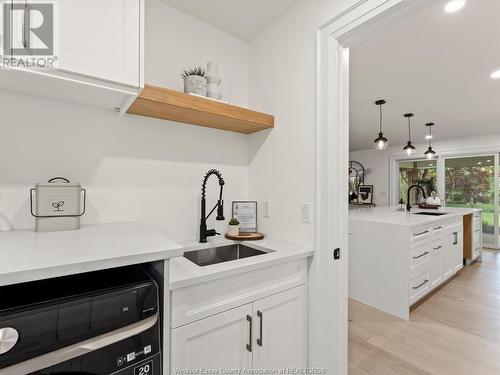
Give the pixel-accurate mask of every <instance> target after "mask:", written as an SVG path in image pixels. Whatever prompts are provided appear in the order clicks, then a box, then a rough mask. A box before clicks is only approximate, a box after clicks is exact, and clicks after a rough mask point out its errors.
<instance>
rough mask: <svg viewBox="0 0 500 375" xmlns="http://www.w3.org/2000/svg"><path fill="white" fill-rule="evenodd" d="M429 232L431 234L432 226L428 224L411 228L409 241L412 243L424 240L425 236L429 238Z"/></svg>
mask: <svg viewBox="0 0 500 375" xmlns="http://www.w3.org/2000/svg"><path fill="white" fill-rule="evenodd" d="M431 234H432V228H430V227H428V226H425V227H417V228H412V230H411V234H410V241H411V242H412V243H417V242H421V241H425V240H426V239H427V238H429V236H430V235H431Z"/></svg>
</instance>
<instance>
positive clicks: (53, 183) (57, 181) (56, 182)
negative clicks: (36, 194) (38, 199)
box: [35, 177, 82, 187]
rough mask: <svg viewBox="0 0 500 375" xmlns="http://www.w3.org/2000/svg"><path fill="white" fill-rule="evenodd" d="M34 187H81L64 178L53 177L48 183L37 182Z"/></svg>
mask: <svg viewBox="0 0 500 375" xmlns="http://www.w3.org/2000/svg"><path fill="white" fill-rule="evenodd" d="M35 186H36V187H81V186H82V185H80V184H78V183H71V182H70V181H69V180H68V179H67V178H64V177H53V178H51V179H50V180H49V181H48V182H44V183H40V182H37V183H36V185H35Z"/></svg>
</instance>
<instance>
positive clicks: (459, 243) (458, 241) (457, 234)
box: [451, 228, 464, 272]
mask: <svg viewBox="0 0 500 375" xmlns="http://www.w3.org/2000/svg"><path fill="white" fill-rule="evenodd" d="M451 240H452V249H453V265H454V270H455V272H457V271H460V270H461V269H462V268H463V266H464V263H463V262H464V256H463V252H464V250H463V231H462V230H460V229H458V228H455V230H453V232H452V233H451Z"/></svg>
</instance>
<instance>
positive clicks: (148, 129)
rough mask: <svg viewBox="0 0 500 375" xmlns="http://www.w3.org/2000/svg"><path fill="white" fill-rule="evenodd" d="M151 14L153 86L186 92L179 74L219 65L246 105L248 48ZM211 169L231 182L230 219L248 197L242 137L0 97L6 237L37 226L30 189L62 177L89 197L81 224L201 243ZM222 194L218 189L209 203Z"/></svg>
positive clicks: (164, 11)
mask: <svg viewBox="0 0 500 375" xmlns="http://www.w3.org/2000/svg"><path fill="white" fill-rule="evenodd" d="M146 6H147V9H146V10H147V13H146V22H147V28H146V72H145V74H146V82H147V83H153V84H157V85H164V86H167V87H172V88H175V89H178V90H181V89H182V81H181V79H180V76H179V75H180V71H181V70H182V68H184V67H186V66H191V65H195V64H205V63H206V62H207V61H210V60H215V61H218V62H219V64H220V73H221V75H222V78H223V82H224V83H223V86H222V90H223V94H224V96H225V97H229V99H230V100H231V101H233V102H234V103H238V104H242V105H246V104H247V103H248V50H249V46H248V43H246V42H244V41H242V40H239V39H237V38H235V37H233V36H230V35H228V34H226V33H224V32H222V31H220V30H218V29H216V28H214V27H212V26H210V25H208V24H206V23H203V22H201V21H199V20H197V19H195V18H193V17H191V16H188V15H186V14H184V13H182V12H179V11H178V10H176V9H174V8H171V7H169V6H168V5H166V4H164V3H162V2H160V1H159V0H148V1H147V2H146ZM210 168H218V169H219V170H220V171H221V172H222V174H223V175H224V178H225V180H226V186H225V201H226V211H225V213H226V217H227V218H229V217H230V202H231V200H234V199H246V198H248V140H247V137H246V136H245V135H241V134H236V133H229V132H224V131H218V130H214V129H207V128H203V127H198V126H187V125H180V124H176V123H171V122H166V121H162V120H155V119H150V118H145V117H137V116H129V115H126V116H124V117H118V116H117V115H116V114H115V113H113V112H111V111H104V110H99V109H95V108H90V107H84V106H78V105H73V104H68V103H62V102H57V101H50V100H45V99H40V98H33V97H28V96H20V95H14V94H7V93H1V94H0V228H2V227H3V228H5V227H6V226H7V225H8V224H10V225H12V226H13V227H14V228H23V227H31V226H33V219H32V218H31V216H30V215H29V207H28V206H29V205H28V203H29V201H28V189H29V188H30V187H32V186H33V185H34V184H35V183H36V182H39V181H40V182H42V181H46V180H47V179H48V178H49V177H52V176H55V175H62V176H67V177H68V178H70V179H71V180H72V181H75V182H80V183H82V185H83V186H84V187H85V188H87V189H88V193H89V207H88V213H87V214H86V215H85V217H84V222H103V221H116V220H140V221H144V222H148V223H152V224H155V225H160V226H162V227H163V228H165V232H166V234H168V235H170V236H171V237H173V238H174V239H177V240H185V239H194V238H195V237H196V236H197V233H198V225H199V196H200V190H201V182H202V178H203V175H204V173H205V172H206V171H207V170H208V169H210ZM217 191H218V185H217V184H216V182H215V181H212V182H211V184H210V187H209V196H210V197H211V198H213V199H215V196H216V193H217ZM217 224H218V225H217V228H218V229H219V230H220V231H223V230H224V229H225V224H224V223H222V224H221V223H217Z"/></svg>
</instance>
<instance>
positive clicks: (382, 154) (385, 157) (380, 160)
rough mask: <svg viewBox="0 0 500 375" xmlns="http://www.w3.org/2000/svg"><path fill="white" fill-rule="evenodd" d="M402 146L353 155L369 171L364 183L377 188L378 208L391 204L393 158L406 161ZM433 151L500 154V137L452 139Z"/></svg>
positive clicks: (422, 148) (419, 147)
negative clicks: (391, 162)
mask: <svg viewBox="0 0 500 375" xmlns="http://www.w3.org/2000/svg"><path fill="white" fill-rule="evenodd" d="M416 147H417V152H418V154H417V155H416V157H419V155H421V156H422V158H424V155H423V153H424V152H425V151H426V150H427V145H426V144H418V145H416ZM402 148H403V145H400V146H393V147H389V148H387V149H386V150H384V151H376V150H374V149H373V150H362V151H353V152H351V153H350V160H356V161H359V162H360V163H361V164H363V165H364V167H365V168H366V169H369V173H368V174H367V177H366V181H365V183H366V184H368V185H374V191H375V196H374V198H375V199H374V201H375V204H377V205H379V206H386V205H388V204H389V191H390V177H389V176H390V175H389V170H390V158H391V157H396V158H405V157H406V155H405V154H404V152H403V151H402ZM433 149H434V150H435V151H436V152H437V153H438V155H439V154H447V153H455V152H457V153H464V154H474V153H477V154H481V153H483V152H491V151H492V150H497V152H500V133H499V134H492V135H487V136H478V137H467V138H461V139H452V140H448V141H437V140H436V142H435V143H434V144H433Z"/></svg>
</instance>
